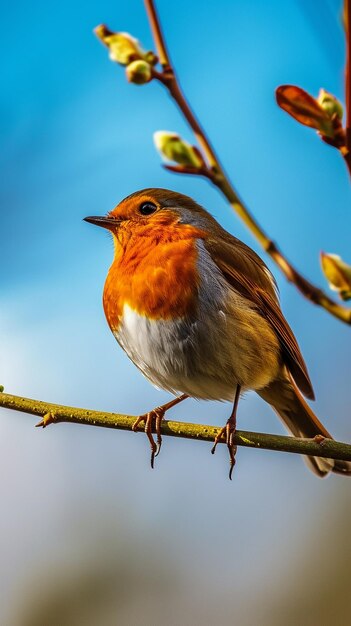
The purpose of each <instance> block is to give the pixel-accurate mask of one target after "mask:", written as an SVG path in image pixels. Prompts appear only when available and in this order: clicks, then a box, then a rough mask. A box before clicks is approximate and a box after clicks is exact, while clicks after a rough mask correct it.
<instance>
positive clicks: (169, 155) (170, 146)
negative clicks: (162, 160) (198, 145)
mask: <svg viewBox="0 0 351 626" xmlns="http://www.w3.org/2000/svg"><path fill="white" fill-rule="evenodd" d="M154 143H155V146H156V148H157V150H158V151H159V152H160V154H161V155H162V156H163V157H166V159H169V160H170V161H175V162H176V163H179V164H180V165H188V166H190V167H195V168H200V167H201V166H202V163H201V160H200V158H199V157H198V155H197V154H196V152H195V150H194V148H193V146H191V145H190V143H188V142H187V141H184V139H182V138H181V137H180V136H179V135H177V133H172V132H170V131H166V130H158V131H157V132H156V133H154Z"/></svg>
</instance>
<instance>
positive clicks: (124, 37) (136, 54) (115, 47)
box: [94, 24, 145, 65]
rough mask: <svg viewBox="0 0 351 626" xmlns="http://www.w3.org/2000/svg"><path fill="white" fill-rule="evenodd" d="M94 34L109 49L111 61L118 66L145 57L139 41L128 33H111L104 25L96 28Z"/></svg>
mask: <svg viewBox="0 0 351 626" xmlns="http://www.w3.org/2000/svg"><path fill="white" fill-rule="evenodd" d="M94 32H95V34H96V36H97V37H98V38H99V39H100V41H102V43H103V44H104V45H105V46H107V48H108V49H109V51H110V59H111V61H116V63H119V64H120V65H128V64H129V63H131V62H132V61H135V60H137V59H143V58H144V56H145V52H144V50H143V49H142V48H141V46H140V44H139V41H138V40H137V39H135V37H132V35H130V34H129V33H113V32H112V31H110V30H109V29H108V28H107V27H106V26H105V25H104V24H100V26H97V27H96V28H95V30H94Z"/></svg>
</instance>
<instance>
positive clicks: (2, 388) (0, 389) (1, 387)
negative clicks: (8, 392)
mask: <svg viewBox="0 0 351 626" xmlns="http://www.w3.org/2000/svg"><path fill="white" fill-rule="evenodd" d="M4 389H5V387H4V385H0V393H2V392H3V391H4Z"/></svg>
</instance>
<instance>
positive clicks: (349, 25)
mask: <svg viewBox="0 0 351 626" xmlns="http://www.w3.org/2000/svg"><path fill="white" fill-rule="evenodd" d="M345 13H346V14H345V22H346V23H345V28H346V72H345V98H346V142H345V143H346V148H347V150H348V153H347V154H346V155H344V158H345V161H346V162H347V165H348V168H349V170H350V174H351V0H345Z"/></svg>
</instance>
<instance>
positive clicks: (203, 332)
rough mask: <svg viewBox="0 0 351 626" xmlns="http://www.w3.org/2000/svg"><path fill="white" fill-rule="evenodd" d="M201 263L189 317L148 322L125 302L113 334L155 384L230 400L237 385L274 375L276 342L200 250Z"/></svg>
mask: <svg viewBox="0 0 351 626" xmlns="http://www.w3.org/2000/svg"><path fill="white" fill-rule="evenodd" d="M199 265H200V267H199V270H200V275H201V276H202V277H203V278H202V281H201V289H200V290H199V293H198V296H199V306H198V311H197V313H196V315H195V317H194V318H193V319H189V318H188V319H186V318H184V319H177V320H149V319H148V318H146V317H145V316H143V315H140V314H138V313H136V312H135V311H133V310H132V309H131V308H130V307H129V306H128V305H125V306H124V310H123V315H122V319H121V322H120V325H119V328H118V331H116V333H115V336H116V339H117V341H118V342H119V343H120V345H121V346H122V348H123V349H124V350H125V352H126V353H127V354H128V356H129V358H130V359H131V360H132V361H133V362H134V363H135V365H136V366H137V367H138V368H139V369H140V370H141V371H142V372H143V374H144V375H145V376H146V377H147V378H148V379H149V380H150V381H151V382H152V383H153V384H154V385H156V386H157V387H160V388H162V389H165V390H168V391H170V392H172V393H179V392H181V393H186V394H188V395H190V396H192V397H195V398H201V399H207V400H233V398H234V395H235V391H236V387H237V385H238V384H240V385H241V387H242V388H243V389H255V390H258V389H261V388H262V387H264V386H266V385H267V384H268V383H269V382H270V381H271V380H272V379H273V378H274V377H275V375H276V373H277V369H278V347H277V346H278V341H277V339H276V337H275V335H274V334H273V333H267V322H266V321H265V320H263V318H262V317H261V316H260V315H259V313H257V312H256V311H255V310H254V309H253V308H252V307H251V305H250V303H249V302H248V301H247V300H245V299H244V298H243V297H242V296H241V295H239V294H237V293H236V292H234V291H233V290H231V289H230V288H229V286H228V284H227V282H226V281H225V278H224V277H223V275H222V274H221V273H220V272H219V270H218V269H217V267H216V266H215V265H214V263H213V261H212V259H211V258H210V257H209V255H208V254H207V252H206V251H205V250H204V249H203V248H201V250H200V255H199ZM243 312H245V315H244V316H243Z"/></svg>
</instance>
